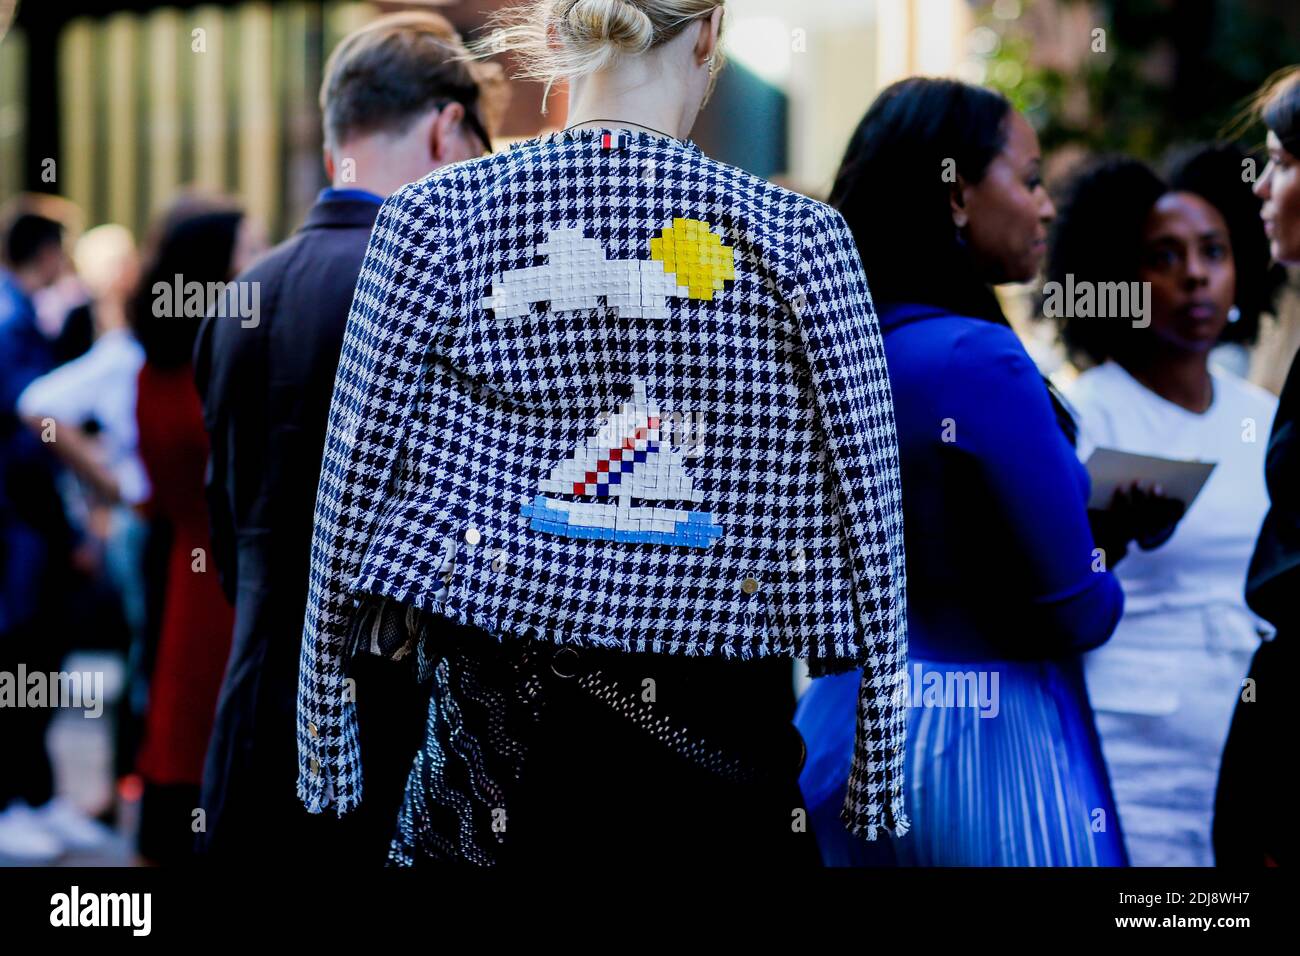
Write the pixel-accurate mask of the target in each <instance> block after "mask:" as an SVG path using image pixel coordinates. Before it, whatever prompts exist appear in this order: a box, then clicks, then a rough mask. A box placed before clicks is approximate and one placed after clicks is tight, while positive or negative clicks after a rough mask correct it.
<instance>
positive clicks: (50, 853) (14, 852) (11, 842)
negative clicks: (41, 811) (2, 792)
mask: <svg viewBox="0 0 1300 956" xmlns="http://www.w3.org/2000/svg"><path fill="white" fill-rule="evenodd" d="M62 853H63V843H62V841H60V840H59V838H58V837H56V836H55V835H54V834H53V833H50V832H49V831H48V830H47V829H46V828H45V827H43V826H42V825H41V823H40V821H39V820H38V819H37V817H36V814H35V812H34V811H33V810H32V808H31V807H29V806H27V804H25V803H22V802H19V801H15V802H13V803H11V804H10V805H9V807H8V809H6V810H5V811H4V812H3V813H0V859H5V858H6V857H7V858H8V861H9V862H12V863H15V864H18V865H20V866H40V865H41V864H44V863H53V862H54V861H55V860H57V859H58V858H59V856H60V855H61V854H62Z"/></svg>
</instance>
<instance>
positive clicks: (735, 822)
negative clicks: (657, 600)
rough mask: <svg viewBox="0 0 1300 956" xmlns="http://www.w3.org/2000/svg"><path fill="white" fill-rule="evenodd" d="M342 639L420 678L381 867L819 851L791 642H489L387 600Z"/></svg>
mask: <svg viewBox="0 0 1300 956" xmlns="http://www.w3.org/2000/svg"><path fill="white" fill-rule="evenodd" d="M353 651H354V653H374V654H381V655H383V656H385V657H390V658H396V659H399V660H409V661H410V662H411V665H412V668H413V670H414V672H415V674H416V678H417V679H420V680H428V681H431V682H432V689H431V695H430V702H429V710H428V720H427V725H426V733H425V742H424V745H423V746H422V747H421V749H420V751H419V753H418V754H417V755H416V758H415V760H414V762H413V764H412V766H411V772H410V775H409V777H408V779H407V784H406V793H405V798H404V800H403V803H402V807H401V811H400V813H399V815H398V820H397V826H396V834H395V836H394V839H393V843H392V847H391V849H390V851H389V863H390V864H391V865H396V866H415V865H420V864H425V863H440V862H452V861H460V862H465V863H472V864H478V865H484V866H488V865H496V864H500V863H507V862H520V863H527V862H562V863H571V862H580V861H581V862H607V863H620V862H622V863H624V864H633V863H636V864H642V865H654V864H655V863H656V862H659V863H672V864H679V863H682V862H691V861H695V860H698V861H700V862H719V863H727V862H731V861H746V860H749V861H754V862H759V861H761V862H763V863H765V864H769V865H770V864H773V863H776V864H781V863H800V864H810V865H815V864H816V863H817V861H818V856H817V850H816V846H815V843H814V840H813V837H812V834H811V832H810V828H809V826H808V823H807V814H806V813H805V812H804V809H803V806H802V801H801V798H800V795H799V790H798V775H799V770H800V767H801V766H802V762H803V756H804V749H803V741H802V740H801V739H800V738H799V735H798V733H797V731H795V729H794V727H793V725H792V724H791V722H790V718H791V715H792V713H793V709H794V694H793V687H792V662H791V661H790V659H788V658H760V659H756V660H728V659H725V658H715V657H680V656H674V655H663V654H628V653H624V652H621V651H603V650H589V649H571V648H567V647H566V648H556V647H554V646H553V645H550V644H547V643H543V642H540V641H535V640H529V639H509V640H505V641H500V640H498V639H496V638H494V637H492V636H491V635H489V634H487V633H485V632H483V631H481V630H479V629H477V628H473V627H465V626H461V625H457V624H455V623H453V622H451V621H449V620H448V619H446V618H444V617H441V616H439V615H428V614H424V613H422V612H420V611H418V610H415V609H414V608H408V607H406V606H404V605H401V604H397V603H394V602H389V601H382V602H375V603H374V604H372V605H370V606H369V607H368V609H367V610H366V611H365V613H364V614H363V615H361V617H360V618H359V624H358V627H357V628H356V630H355V631H354V649H353Z"/></svg>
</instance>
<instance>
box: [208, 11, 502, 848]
mask: <svg viewBox="0 0 1300 956" xmlns="http://www.w3.org/2000/svg"><path fill="white" fill-rule="evenodd" d="M463 53H464V49H463V47H462V46H461V41H460V38H459V36H458V35H457V34H456V32H455V30H454V29H453V28H452V26H451V24H449V23H448V22H447V21H446V20H445V19H444V18H443V17H441V16H438V15H436V14H432V13H399V14H393V15H391V16H386V17H381V18H379V19H378V20H376V21H374V22H372V23H370V24H369V25H367V26H366V27H364V28H362V29H361V30H358V31H357V32H355V33H353V34H352V35H350V36H348V37H346V38H345V39H344V40H343V41H342V42H341V43H340V44H339V46H338V47H337V48H336V49H335V50H334V52H333V53H332V55H331V56H330V59H329V62H328V63H327V65H326V69H325V77H324V81H323V83H322V86H321V91H320V105H321V111H322V113H323V115H324V127H325V130H324V132H325V168H326V172H327V174H328V175H329V177H330V179H331V180H332V185H331V186H330V187H329V188H327V189H325V190H323V191H322V192H321V194H320V196H319V198H318V199H317V201H316V205H315V206H314V207H313V208H312V209H311V211H310V212H309V213H308V214H307V219H306V222H304V223H303V225H302V227H301V228H300V229H299V230H298V232H297V233H296V234H295V235H293V236H292V237H291V238H289V239H288V240H287V241H285V242H284V243H282V244H281V245H279V246H277V247H276V248H275V249H274V250H272V251H271V253H270V254H269V255H267V256H266V257H264V258H263V259H262V260H261V261H260V262H259V263H258V264H257V265H256V266H255V267H254V268H253V269H251V270H249V271H248V272H246V273H245V274H243V275H241V276H240V281H241V282H245V283H257V284H259V285H260V288H261V296H260V299H261V302H262V303H263V305H264V307H265V309H264V311H263V312H262V314H261V316H260V320H259V322H258V323H257V324H256V325H253V326H251V327H247V325H246V323H244V322H241V321H240V319H239V318H237V317H229V318H222V317H216V316H214V317H210V318H209V319H208V320H207V321H206V322H205V323H204V325H203V329H202V332H201V333H200V339H199V343H198V347H197V350H196V356H195V374H196V381H197V383H198V386H199V391H200V393H201V394H202V397H203V405H204V418H205V421H206V424H207V428H208V432H209V434H210V437H211V444H212V465H211V472H210V478H209V482H208V496H209V503H210V506H211V513H212V525H213V535H214V541H213V543H214V547H215V548H216V552H217V554H218V558H219V562H218V563H219V566H220V570H221V575H222V582H223V584H224V586H225V588H226V593H227V595H228V596H229V597H230V599H231V601H233V602H234V605H235V631H234V642H233V646H232V648H231V656H230V662H229V666H228V667H227V670H226V676H225V681H224V683H223V685H222V691H221V699H220V704H219V707H218V712H217V720H216V727H215V730H214V733H213V738H212V745H211V748H210V750H209V753H208V761H207V766H206V769H205V772H204V787H203V799H202V805H203V807H204V808H205V810H206V811H207V814H208V829H207V832H206V834H204V835H203V837H202V839H201V843H202V845H203V847H204V848H205V849H206V850H208V851H209V852H210V853H211V854H212V855H213V857H214V858H220V859H253V858H267V857H271V856H274V857H275V858H279V859H293V860H297V861H304V860H320V861H321V862H324V863H328V864H330V865H338V864H340V863H342V862H345V861H347V860H351V859H354V858H355V859H356V860H358V861H360V862H363V863H368V864H370V865H372V866H379V865H381V864H382V862H383V860H384V857H385V854H386V853H387V849H388V842H389V840H390V839H391V837H392V834H393V828H394V823H395V819H396V814H397V808H398V804H399V803H400V800H401V795H402V787H403V785H404V783H405V781H406V774H407V771H408V770H409V768H410V763H411V758H412V757H413V755H414V752H415V749H416V747H418V745H419V742H420V740H421V739H422V736H421V733H420V730H421V725H422V723H423V715H424V712H425V698H424V696H423V695H422V694H421V693H420V692H419V691H418V689H417V688H416V687H415V686H414V684H413V682H412V681H410V679H409V677H408V675H407V674H406V671H405V669H404V668H403V667H401V666H400V665H398V664H396V663H394V662H391V661H387V660H384V659H382V658H379V657H367V658H366V659H365V660H362V661H359V662H358V667H357V669H356V671H355V672H354V675H353V676H354V677H355V678H356V679H357V681H358V690H357V704H358V707H359V708H360V710H361V713H362V729H363V740H362V746H363V749H364V752H365V755H366V782H367V787H368V788H370V789H369V792H370V798H369V800H368V801H367V803H366V805H365V806H364V807H363V808H362V811H361V812H360V813H358V814H354V815H352V816H349V817H347V818H345V819H344V820H341V821H340V820H330V819H327V818H323V817H313V816H311V815H309V814H308V813H307V812H306V810H304V809H303V808H302V806H301V804H300V803H299V802H298V799H297V796H296V794H295V782H296V778H297V770H296V766H297V760H296V742H295V720H294V713H295V705H296V699H297V687H298V660H299V655H300V651H301V640H300V636H301V632H302V619H303V610H304V608H305V607H306V603H307V572H308V563H309V558H310V551H311V534H312V517H313V512H314V507H315V498H316V486H317V482H318V480H319V478H320V468H321V457H322V454H323V449H324V444H325V426H326V419H327V417H328V413H329V404H330V396H331V395H332V393H333V390H334V372H335V368H336V366H337V365H338V359H339V350H340V348H341V346H342V341H343V329H344V326H345V325H346V323H347V317H348V310H349V308H350V306H351V304H352V298H353V290H354V287H355V286H356V283H357V276H358V274H359V272H360V270H361V261H362V259H363V258H364V256H365V252H366V245H367V243H368V241H369V238H370V230H371V227H372V226H373V225H374V222H375V216H376V215H377V214H378V212H379V207H380V204H381V203H382V202H383V201H384V199H385V198H386V197H387V196H388V195H389V194H390V193H392V192H393V191H394V190H395V189H397V188H398V187H400V186H402V185H403V184H405V183H408V182H413V181H415V180H417V179H421V178H422V177H424V176H425V175H426V174H428V173H429V172H430V171H432V170H434V169H438V168H440V167H442V166H445V165H447V164H448V163H454V162H456V161H458V160H462V159H469V158H472V157H475V156H479V155H481V154H482V153H483V152H484V151H485V150H488V149H490V144H489V142H488V134H487V133H486V131H485V123H486V121H487V120H486V115H487V112H486V109H487V107H488V106H489V103H488V101H489V100H490V99H491V97H492V96H493V95H494V94H495V92H496V91H497V90H498V89H499V87H500V79H499V76H498V73H497V71H496V70H495V68H493V67H490V66H487V65H481V64H477V63H473V62H463V61H462V60H461V59H459V57H460V56H461V55H462V54H463ZM372 730H373V733H372Z"/></svg>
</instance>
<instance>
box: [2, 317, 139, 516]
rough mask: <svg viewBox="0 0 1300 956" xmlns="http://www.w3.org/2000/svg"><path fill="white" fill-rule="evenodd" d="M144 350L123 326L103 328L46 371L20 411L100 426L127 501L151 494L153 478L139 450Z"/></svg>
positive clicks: (102, 441)
mask: <svg viewBox="0 0 1300 956" xmlns="http://www.w3.org/2000/svg"><path fill="white" fill-rule="evenodd" d="M143 365H144V349H142V348H141V347H140V343H138V342H137V341H136V340H135V337H134V336H132V335H131V333H130V332H128V331H126V330H125V329H114V330H113V331H110V332H105V333H104V334H103V335H101V336H100V337H99V338H98V339H96V340H95V344H94V345H92V346H91V347H90V350H89V351H88V352H86V353H85V354H84V355H80V356H78V357H77V358H75V359H73V360H72V361H71V362H67V363H66V364H64V365H60V366H59V367H58V368H56V369H54V370H53V371H52V372H48V373H47V374H45V375H42V376H41V377H40V378H38V379H35V380H34V381H33V382H32V383H31V384H30V385H28V386H27V387H26V388H25V389H23V392H22V394H21V395H19V396H18V413H19V414H20V415H24V416H30V417H33V418H53V419H56V420H58V421H62V422H67V423H70V424H73V425H78V426H79V425H82V424H84V423H85V422H87V421H89V420H91V419H94V420H95V421H97V422H99V425H100V429H101V432H100V444H101V446H102V448H103V449H104V457H105V462H104V463H105V465H106V467H107V468H108V470H109V471H110V472H111V473H112V475H113V477H114V478H116V479H117V484H118V493H119V494H121V496H122V500H123V501H125V502H126V503H127V504H139V503H140V502H143V501H145V500H147V499H148V497H149V479H148V477H147V476H146V475H145V470H144V465H143V463H142V462H141V461H140V457H139V455H138V453H137V448H138V444H139V433H138V431H137V429H136V418H135V403H136V380H137V379H138V378H139V375H140V368H141V366H143Z"/></svg>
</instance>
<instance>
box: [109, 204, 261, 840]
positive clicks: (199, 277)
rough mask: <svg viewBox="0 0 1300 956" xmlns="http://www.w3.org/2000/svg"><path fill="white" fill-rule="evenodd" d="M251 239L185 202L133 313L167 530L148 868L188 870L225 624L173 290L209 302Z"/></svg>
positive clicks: (191, 332) (144, 815)
mask: <svg viewBox="0 0 1300 956" xmlns="http://www.w3.org/2000/svg"><path fill="white" fill-rule="evenodd" d="M259 234H260V229H259V227H258V226H257V224H256V223H253V222H251V221H250V220H249V219H248V217H246V216H245V214H244V213H243V211H242V210H240V209H239V208H237V207H235V206H233V205H232V204H228V203H226V202H224V201H219V200H215V199H212V200H209V199H204V198H198V197H192V196H186V197H183V198H182V199H181V200H179V201H177V202H176V203H175V204H174V205H173V207H172V208H171V209H170V210H169V212H168V213H167V214H166V215H164V216H163V218H162V220H161V222H160V223H159V224H158V225H157V227H156V228H155V229H154V232H153V235H152V237H151V241H150V242H149V243H148V244H147V247H146V248H147V252H146V256H145V266H144V269H143V270H142V278H141V282H140V285H139V289H138V290H137V293H136V295H135V298H134V300H133V303H132V322H133V326H134V329H135V334H136V336H137V338H138V339H139V341H140V344H141V346H143V348H144V353H145V362H144V365H143V366H142V367H141V369H140V375H139V380H138V383H137V398H136V418H137V425H138V429H139V449H140V457H141V459H142V460H143V462H144V467H145V471H146V472H147V475H148V479H149V487H150V489H151V495H150V498H149V501H148V510H149V513H150V514H151V515H152V516H155V517H158V518H161V519H163V520H165V521H166V523H167V525H168V530H169V533H170V536H171V545H170V550H169V557H168V561H167V568H166V580H165V586H164V598H163V611H162V624H161V633H160V635H159V643H158V650H157V656H156V660H155V663H154V666H153V671H152V675H151V679H150V681H149V706H148V711H147V713H146V717H145V726H144V735H143V739H142V741H141V745H140V751H139V754H138V757H137V766H138V768H139V772H140V775H141V777H142V778H143V780H144V792H143V796H142V800H141V808H140V834H139V849H140V854H141V856H142V857H144V858H145V859H146V860H148V861H150V862H154V863H182V862H184V861H186V860H187V859H188V858H190V857H191V856H192V853H193V848H194V841H195V834H196V833H198V832H200V831H201V829H202V824H203V822H204V821H203V815H202V814H201V813H199V811H200V810H201V809H202V804H201V802H200V800H199V785H200V781H201V779H202V775H203V760H204V755H205V752H206V750H207V745H208V738H209V737H210V735H211V732H212V723H213V718H214V715H215V713H216V705H217V694H218V691H219V689H220V686H221V677H222V673H223V672H224V670H225V664H226V658H227V656H228V654H229V651H230V632H231V625H232V622H233V613H232V611H231V608H230V605H229V604H228V603H227V601H226V597H225V595H224V594H223V593H222V591H221V585H220V583H219V581H218V577H217V571H216V567H215V566H214V563H213V557H212V552H213V547H212V542H211V537H210V535H209V530H208V514H207V506H206V502H205V500H204V493H203V484H204V471H205V469H206V467H207V461H208V439H207V434H206V433H205V431H204V428H203V410H202V407H201V405H200V403H199V396H198V393H197V392H196V391H195V389H194V377H193V370H192V368H191V364H190V356H191V353H192V352H193V349H194V341H195V337H196V335H197V333H198V328H199V324H200V322H201V321H202V318H203V315H204V314H205V312H206V308H204V309H201V310H194V309H190V308H182V309H180V310H179V312H178V308H177V307H178V306H181V305H183V303H182V302H178V301H177V300H176V299H177V297H176V296H175V295H174V294H173V290H174V289H175V284H176V283H178V282H180V283H184V284H189V283H199V284H201V286H202V288H203V289H205V290H206V289H207V288H208V284H209V283H225V282H228V281H229V280H231V279H232V278H233V277H234V276H235V274H236V273H238V272H239V271H240V270H242V269H244V268H246V267H247V266H248V265H249V262H250V261H251V258H252V257H254V256H255V255H256V254H257V253H258V252H259V251H260V250H259V249H258V239H257V237H258V235H259ZM205 301H206V296H205ZM208 305H209V306H210V305H211V303H210V302H209V303H208Z"/></svg>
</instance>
